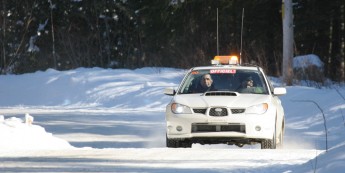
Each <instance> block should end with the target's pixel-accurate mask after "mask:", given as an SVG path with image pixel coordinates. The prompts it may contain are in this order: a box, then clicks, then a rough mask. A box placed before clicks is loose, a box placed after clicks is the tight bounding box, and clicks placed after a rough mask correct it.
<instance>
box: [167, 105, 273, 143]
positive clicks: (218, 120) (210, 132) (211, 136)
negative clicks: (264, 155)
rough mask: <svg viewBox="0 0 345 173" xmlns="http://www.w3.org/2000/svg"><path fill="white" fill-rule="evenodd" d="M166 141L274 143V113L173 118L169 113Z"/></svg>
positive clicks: (169, 112) (196, 114) (196, 115)
mask: <svg viewBox="0 0 345 173" xmlns="http://www.w3.org/2000/svg"><path fill="white" fill-rule="evenodd" d="M166 121H167V138H169V139H182V140H185V139H187V140H188V139H191V140H193V139H195V140H198V139H205V138H207V139H208V140H211V141H212V140H213V143H217V142H216V141H217V140H220V143H221V141H224V140H245V139H250V140H253V141H260V140H262V139H272V138H273V135H274V132H275V112H272V111H270V110H268V111H267V112H266V113H264V114H261V115H257V114H245V113H239V114H229V115H227V116H221V117H218V116H217V117H215V116H209V115H207V113H206V114H201V113H193V114H174V113H172V112H171V110H170V109H167V111H166Z"/></svg>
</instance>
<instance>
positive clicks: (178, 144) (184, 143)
mask: <svg viewBox="0 0 345 173" xmlns="http://www.w3.org/2000/svg"><path fill="white" fill-rule="evenodd" d="M166 146H167V147H168V148H191V147H192V143H191V142H189V141H188V140H176V139H168V137H166Z"/></svg>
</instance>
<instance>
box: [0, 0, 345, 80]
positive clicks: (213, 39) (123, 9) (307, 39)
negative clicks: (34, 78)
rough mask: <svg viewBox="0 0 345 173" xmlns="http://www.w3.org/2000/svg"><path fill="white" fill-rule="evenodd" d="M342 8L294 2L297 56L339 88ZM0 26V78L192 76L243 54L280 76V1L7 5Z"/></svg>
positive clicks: (344, 76) (78, 0)
mask: <svg viewBox="0 0 345 173" xmlns="http://www.w3.org/2000/svg"><path fill="white" fill-rule="evenodd" d="M344 6H345V3H344V2H343V0H332V1H328V0H295V1H294V7H293V13H294V42H295V44H294V45H295V46H294V47H295V48H294V55H296V56H297V55H304V54H311V53H312V54H316V55H318V56H319V57H320V58H321V60H322V61H323V62H324V63H325V71H324V73H325V76H326V77H328V78H331V79H332V80H335V81H344V80H345V55H344V54H345V53H344V52H345V28H344V24H345V17H344V13H345V12H344ZM217 10H218V20H217ZM243 10H244V16H242V11H243ZM242 17H244V22H243V32H241V29H242V28H241V26H242ZM217 21H218V22H217ZM217 23H218V29H217ZM0 26H1V27H0V70H1V74H9V73H12V74H21V73H28V72H34V71H37V70H45V69H47V68H54V69H57V70H68V69H73V68H78V67H102V68H131V69H132V68H140V67H147V66H150V67H175V68H190V67H193V66H200V65H208V64H209V63H210V60H211V59H212V58H213V57H214V56H215V55H216V54H217V52H218V51H219V54H221V55H227V54H237V55H239V53H240V48H241V47H242V62H244V63H252V62H255V63H256V64H258V65H260V66H261V67H263V68H264V69H265V70H266V71H267V73H268V74H270V75H273V76H281V63H282V37H283V36H282V1H281V0H273V1H272V0H260V1H251V0H68V1H60V0H43V1H40V0H24V1H19V0H1V1H0ZM217 31H218V33H217ZM217 35H218V42H219V48H217ZM241 35H242V38H241ZM241 39H242V45H241Z"/></svg>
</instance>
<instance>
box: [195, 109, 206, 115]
mask: <svg viewBox="0 0 345 173" xmlns="http://www.w3.org/2000/svg"><path fill="white" fill-rule="evenodd" d="M193 111H194V113H197V114H205V113H206V109H193Z"/></svg>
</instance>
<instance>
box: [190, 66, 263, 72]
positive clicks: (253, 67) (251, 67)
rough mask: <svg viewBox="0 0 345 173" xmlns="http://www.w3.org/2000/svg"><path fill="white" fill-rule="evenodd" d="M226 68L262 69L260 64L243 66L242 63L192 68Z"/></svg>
mask: <svg viewBox="0 0 345 173" xmlns="http://www.w3.org/2000/svg"><path fill="white" fill-rule="evenodd" d="M224 68H230V69H238V70H240V69H242V70H256V71H262V69H261V68H260V67H258V66H242V65H215V66H199V67H193V68H192V69H191V70H208V69H224Z"/></svg>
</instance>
